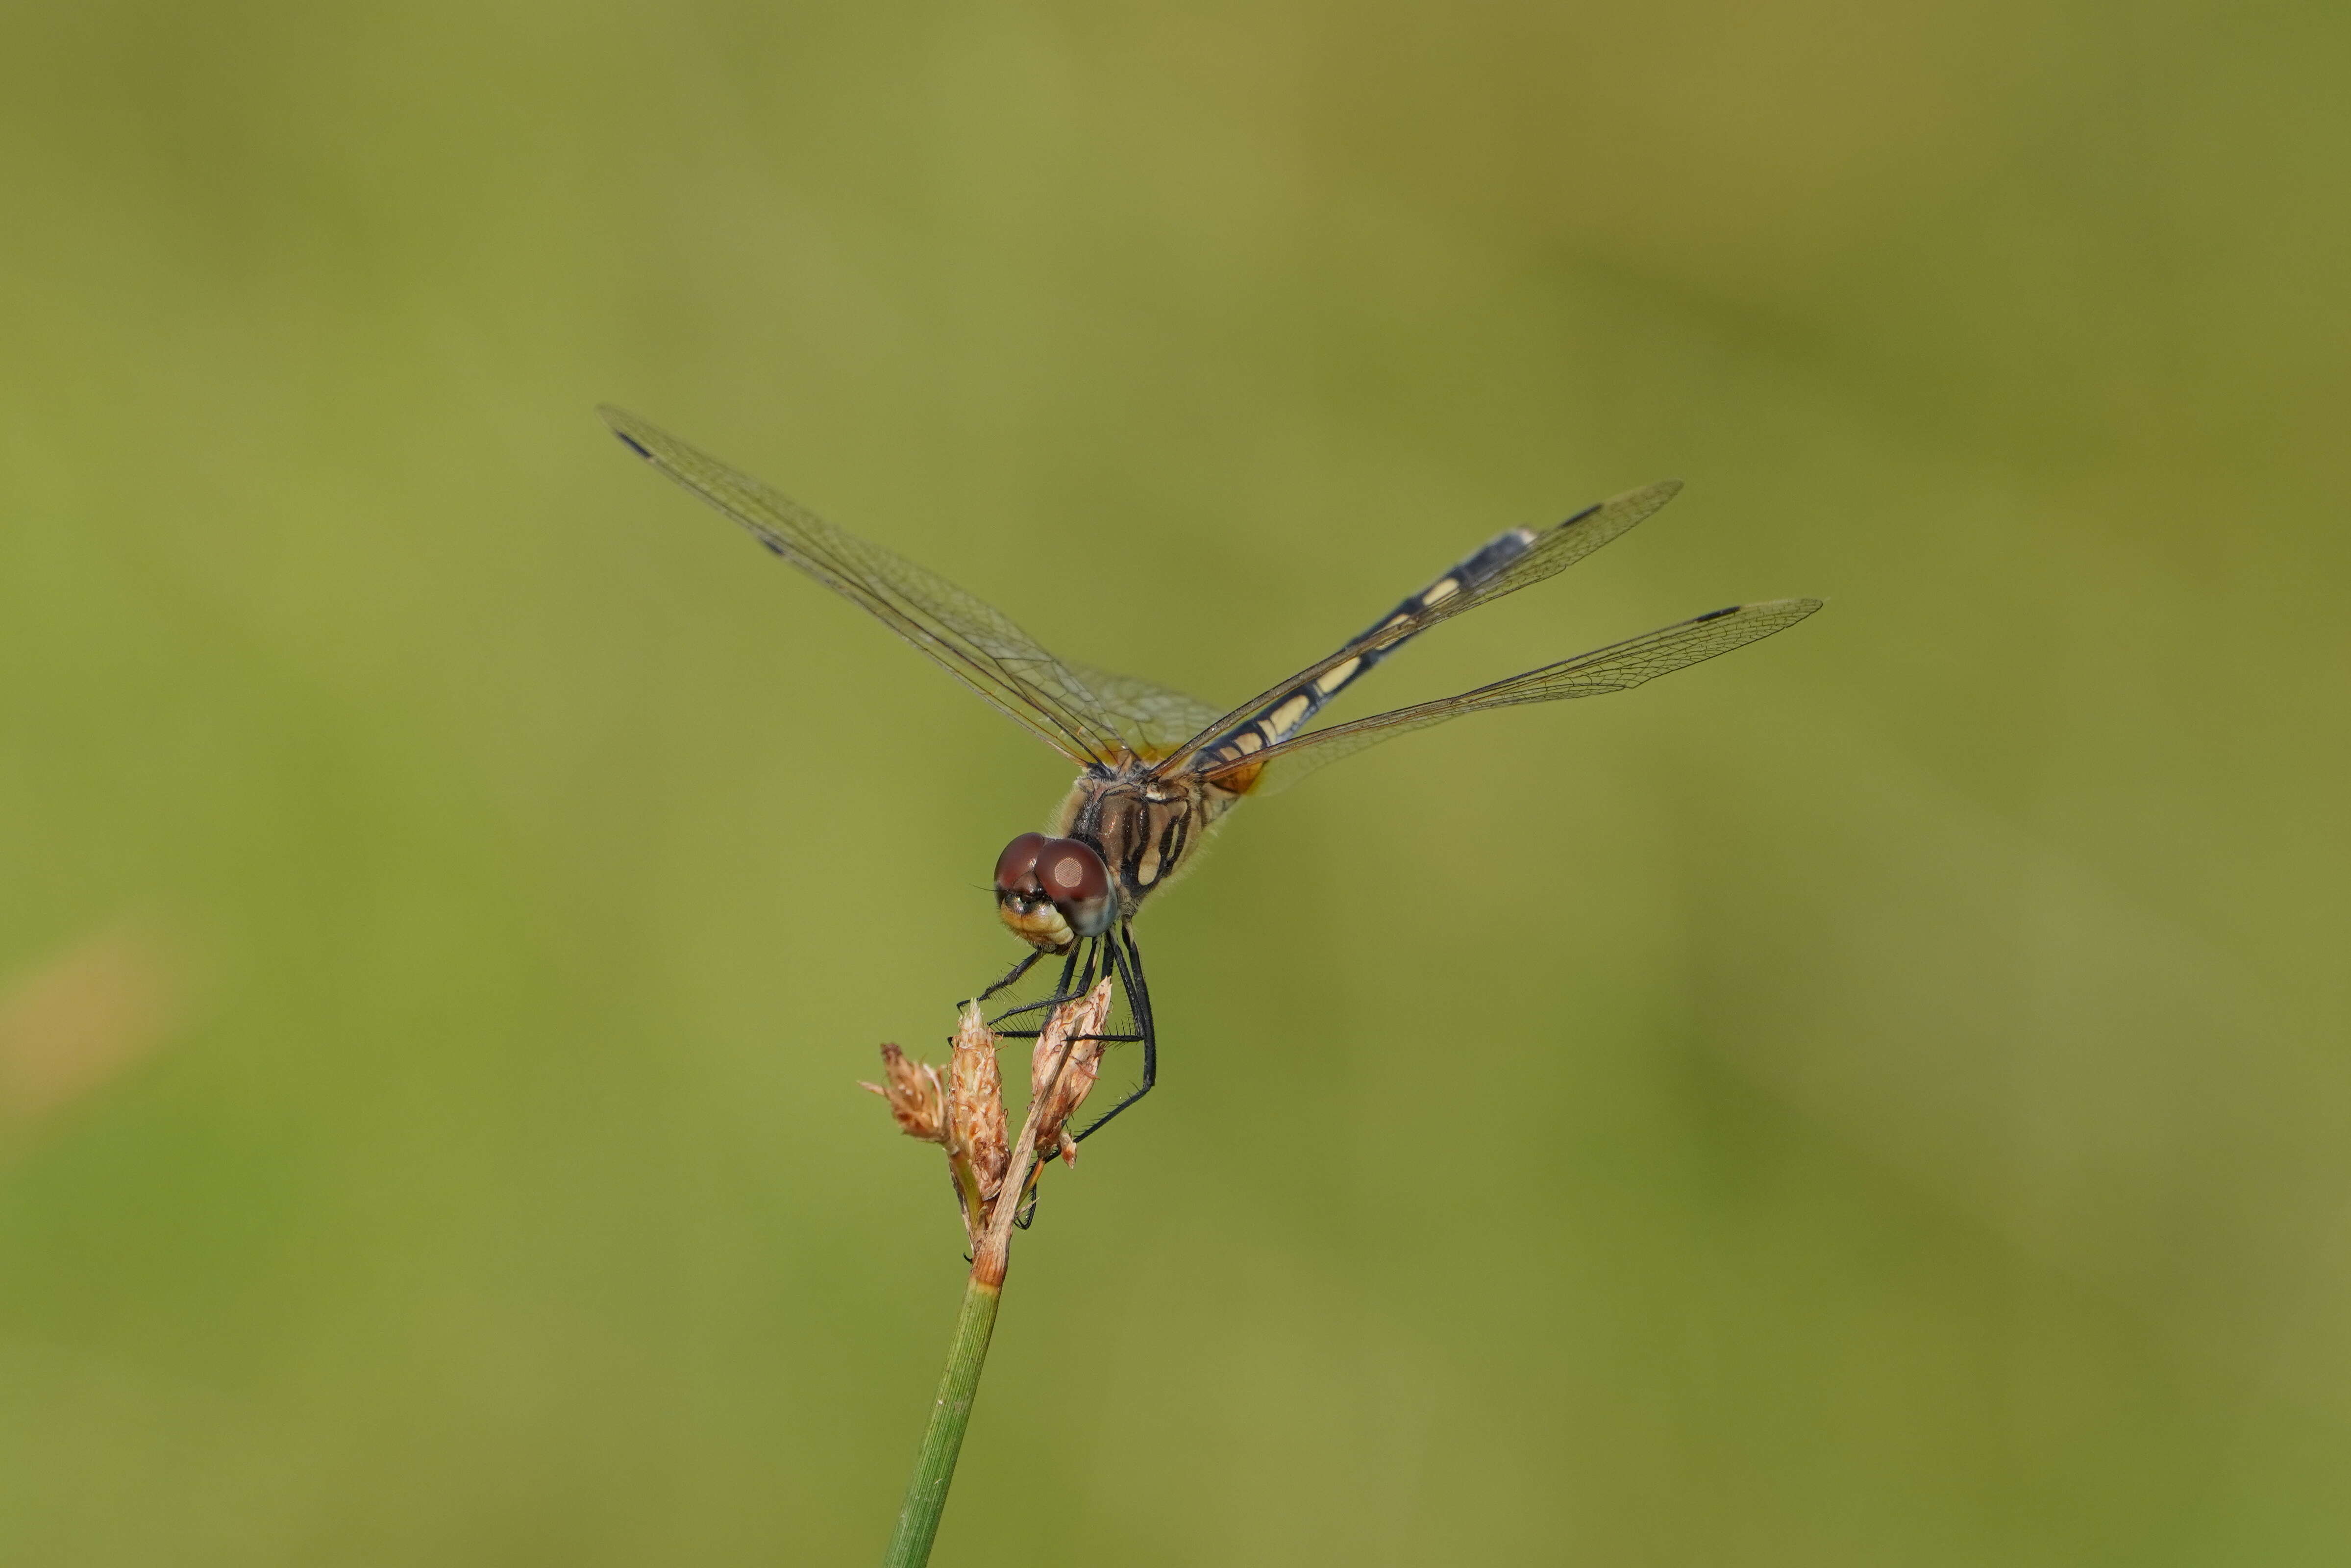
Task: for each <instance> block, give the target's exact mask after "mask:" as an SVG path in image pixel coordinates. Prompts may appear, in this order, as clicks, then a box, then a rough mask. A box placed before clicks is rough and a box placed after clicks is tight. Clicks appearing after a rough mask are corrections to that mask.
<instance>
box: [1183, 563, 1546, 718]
mask: <svg viewBox="0 0 2351 1568" xmlns="http://www.w3.org/2000/svg"><path fill="white" fill-rule="evenodd" d="M1534 542H1535V534H1534V530H1532V529H1531V528H1511V529H1510V530H1509V531H1508V532H1506V533H1502V534H1498V535H1496V536H1495V537H1494V538H1491V539H1489V540H1487V541H1486V543H1485V544H1483V545H1481V546H1480V547H1479V549H1477V550H1476V551H1475V552H1474V553H1472V554H1471V555H1470V556H1469V557H1468V559H1464V560H1461V561H1458V562H1457V563H1455V565H1454V566H1453V568H1452V570H1448V571H1447V572H1446V573H1445V574H1444V575H1443V576H1442V577H1439V578H1438V579H1437V580H1436V581H1434V582H1432V583H1430V584H1429V585H1428V586H1427V587H1426V588H1424V589H1422V590H1421V591H1419V592H1418V593H1416V594H1414V595H1413V596H1412V597H1411V598H1409V599H1407V600H1405V601H1404V602H1403V603H1401V604H1399V605H1397V606H1396V607H1395V609H1394V610H1391V611H1389V612H1387V613H1386V614H1385V615H1383V616H1381V617H1380V618H1379V619H1378V620H1377V621H1374V622H1372V624H1371V625H1370V626H1368V627H1366V628H1364V631H1363V632H1362V633H1361V634H1360V635H1359V636H1357V637H1355V638H1353V640H1352V641H1350V642H1349V643H1347V645H1346V646H1345V647H1344V648H1342V649H1341V650H1340V652H1341V653H1344V654H1347V655H1348V656H1347V657H1345V658H1343V659H1341V660H1340V661H1339V663H1337V664H1333V665H1332V666H1331V667H1330V668H1329V669H1327V670H1324V671H1323V672H1322V674H1319V675H1316V676H1314V677H1313V678H1312V679H1311V680H1304V681H1301V682H1300V683H1299V684H1298V685H1294V686H1291V687H1290V689H1289V690H1287V691H1285V692H1283V693H1282V694H1281V695H1279V696H1277V697H1275V698H1274V699H1273V700H1272V701H1270V702H1269V703H1267V704H1266V705H1265V706H1263V707H1261V708H1259V709H1258V711H1257V712H1256V713H1254V714H1252V715H1250V716H1249V718H1248V719H1246V720H1245V721H1243V722H1242V723H1240V724H1238V725H1236V726H1234V727H1232V728H1231V729H1229V730H1227V731H1226V732H1225V733H1224V734H1223V735H1220V736H1218V737H1217V738H1216V739H1215V740H1213V741H1211V742H1210V743H1209V744H1208V745H1207V747H1205V748H1204V750H1205V752H1206V755H1207V757H1210V758H1216V759H1217V760H1220V761H1232V760H1238V758H1244V757H1247V756H1249V754H1251V753H1252V752H1257V751H1261V750H1263V749H1264V748H1265V747H1269V746H1277V745H1280V743H1281V742H1282V741H1285V740H1287V739H1289V738H1290V737H1291V736H1293V735H1295V734H1297V733H1298V732H1299V730H1301V728H1303V727H1305V725H1306V721H1307V720H1309V719H1311V718H1312V717H1313V716H1315V715H1316V714H1317V713H1319V712H1321V711H1322V705H1323V704H1325V703H1327V702H1329V701H1330V700H1331V699H1332V697H1335V696H1337V695H1339V694H1340V693H1341V692H1343V691H1344V690H1346V689H1347V688H1348V687H1349V686H1351V685H1354V683H1355V682H1356V681H1358V680H1360V679H1362V678H1363V674H1364V671H1366V670H1368V669H1370V668H1371V667H1372V666H1373V665H1374V664H1378V663H1379V662H1380V661H1381V660H1382V659H1384V658H1386V657H1387V656H1388V655H1389V654H1390V653H1395V651H1396V650H1397V649H1398V648H1401V647H1403V646H1404V645H1405V643H1409V642H1411V641H1412V640H1413V638H1414V637H1416V636H1417V635H1419V633H1418V632H1408V633H1406V634H1405V635H1404V636H1402V637H1397V638H1395V639H1393V640H1391V641H1388V642H1381V641H1379V638H1380V634H1381V633H1382V632H1385V631H1387V630H1388V629H1389V628H1390V627H1392V626H1395V625H1396V624H1397V623H1398V622H1405V621H1411V620H1414V619H1416V618H1417V617H1418V616H1419V614H1420V612H1422V611H1424V610H1426V609H1427V608H1428V607H1429V606H1430V605H1432V604H1436V603H1438V602H1440V601H1444V600H1447V599H1450V598H1452V597H1453V596H1454V595H1455V594H1457V593H1460V592H1462V591H1465V590H1468V589H1473V588H1476V587H1478V586H1479V584H1481V583H1483V582H1485V581H1486V580H1489V578H1491V577H1493V576H1494V575H1495V574H1496V573H1498V572H1499V571H1501V570H1502V569H1503V568H1505V567H1507V566H1509V565H1510V563H1511V562H1512V561H1514V560H1516V559H1519V558H1520V556H1522V555H1524V554H1526V553H1527V551H1528V549H1531V548H1532V546H1533V544H1534ZM1358 648H1360V649H1362V650H1363V651H1362V652H1361V653H1354V652H1352V650H1354V649H1358Z"/></svg>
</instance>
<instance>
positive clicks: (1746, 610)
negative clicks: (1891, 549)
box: [1202, 599, 1822, 793]
mask: <svg viewBox="0 0 2351 1568" xmlns="http://www.w3.org/2000/svg"><path fill="white" fill-rule="evenodd" d="M1821 604H1822V601H1820V600H1817V599H1774V600H1770V601H1764V602H1762V603H1757V604H1734V605H1732V606H1731V607H1730V608H1729V609H1728V610H1717V611H1713V612H1709V613H1708V614H1705V615H1700V616H1698V618H1697V619H1695V620H1691V621H1685V622H1681V623H1680V624H1679V625H1677V626H1666V627H1661V628H1660V629H1658V630H1657V631H1655V632H1644V633H1643V634H1642V635H1640V636H1638V637H1633V638H1628V639H1627V640H1626V641H1625V642H1622V643H1611V644H1610V645H1609V646H1607V647H1605V648H1598V649H1594V650H1593V652H1591V653H1579V654H1577V655H1576V656H1575V657H1574V658H1573V659H1562V660H1561V661H1560V662H1559V663H1557V664H1545V665H1543V666H1542V667H1541V669H1537V670H1529V671H1528V672H1527V673H1526V674H1522V675H1512V676H1510V678H1509V679H1508V680H1502V681H1496V682H1494V683H1493V684H1492V685H1484V686H1479V688H1478V689H1477V690H1475V691H1469V692H1463V693H1462V694H1461V695H1459V696H1453V697H1441V698H1439V699H1437V701H1435V702H1426V703H1417V704H1416V705H1414V706H1411V707H1404V708H1396V709H1395V710H1393V711H1391V712H1388V713H1383V714H1374V715H1373V716H1371V717H1369V718H1359V719H1355V720H1353V721H1352V722H1350V723H1347V724H1336V725H1332V727H1330V728H1328V729H1318V730H1313V731H1311V732H1310V733H1308V734H1305V735H1301V736H1299V737H1295V738H1294V739H1290V740H1285V741H1283V742H1282V743H1281V744H1280V745H1279V746H1269V747H1266V748H1265V749H1264V750H1262V751H1259V752H1257V753H1256V754H1254V755H1253V756H1249V757H1245V758H1237V759H1235V760H1233V761H1231V762H1229V763H1225V764H1222V765H1220V766H1218V767H1217V768H1211V769H1203V770H1202V771H1203V775H1204V777H1207V778H1210V779H1226V780H1228V781H1232V780H1238V779H1252V780H1253V779H1254V778H1255V774H1254V771H1253V770H1255V769H1257V768H1264V769H1266V770H1267V771H1266V774H1265V776H1264V782H1263V783H1262V784H1258V783H1255V782H1252V783H1251V784H1250V786H1249V787H1250V789H1252V791H1253V792H1257V793H1270V792H1272V791H1275V790H1279V789H1287V788H1288V787H1289V786H1290V785H1291V784H1293V783H1295V782H1297V780H1298V779H1301V778H1303V777H1304V776H1305V775H1307V774H1309V773H1311V772H1312V771H1313V770H1314V769H1315V768H1320V767H1322V765H1323V764H1324V763H1326V762H1335V761H1337V760H1338V759H1339V758H1342V757H1347V756H1352V755H1353V754H1354V753H1355V752H1358V751H1361V750H1362V749H1364V747H1367V746H1375V745H1377V744H1378V743H1379V742H1381V741H1383V740H1387V739H1389V738H1391V737H1395V736H1399V735H1405V734H1408V733H1410V732H1411V731H1413V730H1416V729H1426V728H1427V727H1429V726H1431V725H1436V724H1443V723H1445V722H1446V721H1447V720H1448V719H1456V718H1459V717H1460V716H1462V715H1464V714H1472V713H1484V712H1487V711H1488V710H1489V709H1492V708H1499V707H1515V706H1519V705H1520V704H1521V703H1549V702H1563V701H1565V700H1566V699H1568V698H1570V697H1596V696H1599V695H1603V694H1604V693H1607V692H1622V691H1629V690H1631V689H1632V688H1633V687H1635V686H1637V685H1641V684H1642V683H1643V682H1644V681H1653V680H1656V678H1657V677H1658V676H1659V675H1669V674H1673V672H1675V671H1676V670H1680V669H1687V667H1688V666H1690V665H1692V664H1699V663H1702V662H1703V661H1705V660H1708V659H1711V658H1715V657H1717V656H1718V655H1719V654H1723V653H1729V652H1730V651H1731V650H1732V649H1734V648H1743V647H1745V646H1746V645H1747V644H1748V643H1753V642H1757V641H1760V640H1761V639H1762V638H1765V637H1769V636H1771V634H1772V633H1773V632H1784V631H1786V630H1787V629H1788V628H1789V627H1791V626H1793V625H1794V624H1795V623H1796V622H1799V621H1802V619H1803V618H1804V617H1805V616H1807V615H1810V614H1811V613H1812V612H1813V611H1815V610H1818V609H1819V608H1820V607H1821Z"/></svg>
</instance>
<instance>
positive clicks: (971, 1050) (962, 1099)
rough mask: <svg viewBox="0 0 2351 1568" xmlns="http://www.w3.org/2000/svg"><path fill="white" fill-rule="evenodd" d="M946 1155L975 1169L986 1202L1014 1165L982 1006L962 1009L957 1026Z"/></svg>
mask: <svg viewBox="0 0 2351 1568" xmlns="http://www.w3.org/2000/svg"><path fill="white" fill-rule="evenodd" d="M946 1144H947V1155H948V1157H949V1158H950V1159H955V1160H960V1161H962V1162H964V1163H965V1164H966V1165H967V1166H969V1167H970V1168H971V1172H972V1175H973V1176H976V1177H977V1179H978V1185H979V1192H980V1196H981V1197H987V1198H993V1197H995V1196H996V1193H997V1189H998V1187H1000V1186H1003V1185H1004V1171H1005V1167H1006V1166H1009V1165H1010V1164H1011V1163H1012V1148H1011V1141H1010V1138H1009V1136H1008V1134H1006V1132H1005V1130H1004V1079H1003V1076H1002V1075H1001V1074H1000V1073H999V1072H998V1071H997V1068H996V1036H995V1035H994V1034H993V1033H991V1032H989V1030H988V1027H987V1020H986V1019H983V1018H982V1017H981V1016H980V1011H979V1004H978V1003H977V1002H967V1003H965V1004H964V1009H963V1017H962V1018H960V1019H957V1020H956V1037H955V1056H954V1059H953V1060H952V1061H950V1062H949V1063H948V1066H947V1140H946Z"/></svg>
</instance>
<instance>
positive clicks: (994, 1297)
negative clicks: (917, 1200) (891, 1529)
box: [882, 1270, 1004, 1568]
mask: <svg viewBox="0 0 2351 1568" xmlns="http://www.w3.org/2000/svg"><path fill="white" fill-rule="evenodd" d="M1003 1294H1004V1288H1003V1284H1002V1282H1001V1276H1000V1275H999V1276H998V1281H996V1282H993V1283H989V1282H984V1281H982V1280H981V1278H980V1273H979V1270H974V1271H973V1273H972V1277H971V1283H970V1284H969V1285H967V1287H966V1288H965V1290H964V1293H963V1311H962V1312H960V1313H959V1314H957V1316H956V1331H955V1346H954V1348H953V1349H951V1350H949V1351H948V1352H947V1370H946V1375H945V1376H943V1377H941V1378H940V1379H939V1397H938V1403H937V1404H935V1405H934V1406H931V1424H930V1427H929V1428H928V1429H927V1430H925V1432H924V1433H923V1447H922V1451H921V1453H920V1454H918V1455H917V1456H916V1457H915V1459H914V1479H912V1480H909V1481H908V1482H907V1483H906V1500H905V1503H904V1505H903V1506H902V1507H901V1508H900V1509H899V1510H898V1531H897V1533H896V1534H894V1535H893V1536H892V1537H891V1538H890V1550H889V1551H888V1552H886V1553H885V1554H883V1559H882V1563H883V1568H923V1564H924V1563H928V1562H929V1561H930V1560H931V1542H932V1541H933V1540H934V1539H935V1537H936V1536H937V1535H938V1532H939V1515H940V1514H942V1513H944V1512H945V1511H946V1506H947V1484H948V1483H949V1482H950V1481H952V1480H954V1479H955V1468H956V1455H957V1454H958V1453H960V1452H961V1451H962V1449H963V1430H964V1428H965V1427H967V1426H969V1425H970V1424H971V1402H972V1399H973V1396H976V1395H977V1394H978V1392H979V1369H980V1368H981V1367H982V1366H984V1365H986V1364H987V1340H988V1336H989V1335H990V1334H991V1333H994V1332H995V1330H996V1304H997V1302H998V1301H1000V1300H1002V1299H1003Z"/></svg>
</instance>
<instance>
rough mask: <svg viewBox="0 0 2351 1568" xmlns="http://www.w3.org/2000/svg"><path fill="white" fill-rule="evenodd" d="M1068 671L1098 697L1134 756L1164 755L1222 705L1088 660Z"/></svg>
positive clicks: (1209, 721)
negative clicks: (1114, 670)
mask: <svg viewBox="0 0 2351 1568" xmlns="http://www.w3.org/2000/svg"><path fill="white" fill-rule="evenodd" d="M1070 670H1071V673H1072V674H1075V675H1076V676H1077V677H1078V679H1080V680H1081V681H1083V682H1084V683H1085V685H1086V690H1088V691H1090V692H1092V694H1093V695H1094V696H1095V697H1096V698H1097V699H1099V700H1100V702H1101V705H1102V713H1103V715H1104V716H1105V717H1106V718H1107V719H1108V720H1109V721H1110V722H1111V723H1112V724H1113V725H1114V726H1115V727H1116V728H1117V730H1118V735H1119V738H1120V739H1122V740H1123V741H1125V742H1126V744H1127V746H1128V747H1130V748H1131V749H1132V750H1133V751H1134V754H1135V755H1136V756H1137V757H1141V758H1146V759H1148V758H1158V757H1165V756H1166V755H1167V754H1168V753H1169V752H1171V751H1174V750H1175V748H1176V747H1179V746H1182V745H1183V744H1184V743H1185V742H1186V741H1187V740H1189V739H1191V738H1192V737H1194V736H1196V735H1197V734H1199V733H1200V731H1201V729H1202V728H1203V727H1206V726H1208V725H1212V724H1214V723H1216V722H1217V719H1218V718H1219V717H1220V716H1223V713H1224V709H1222V708H1220V707H1218V706H1217V705H1216V704H1214V703H1205V702H1202V701H1201V700H1200V699H1199V698H1197V697H1195V696H1187V695H1185V694H1184V693H1182V692H1179V691H1173V690H1171V689H1169V688H1168V687H1166V686H1163V685H1158V684H1156V683H1155V682H1152V681H1146V680H1144V679H1142V678H1141V677H1140V676H1136V675H1119V674H1112V673H1111V672H1110V671H1108V670H1097V669H1095V668H1093V667H1092V665H1088V664H1072V665H1071V666H1070Z"/></svg>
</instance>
